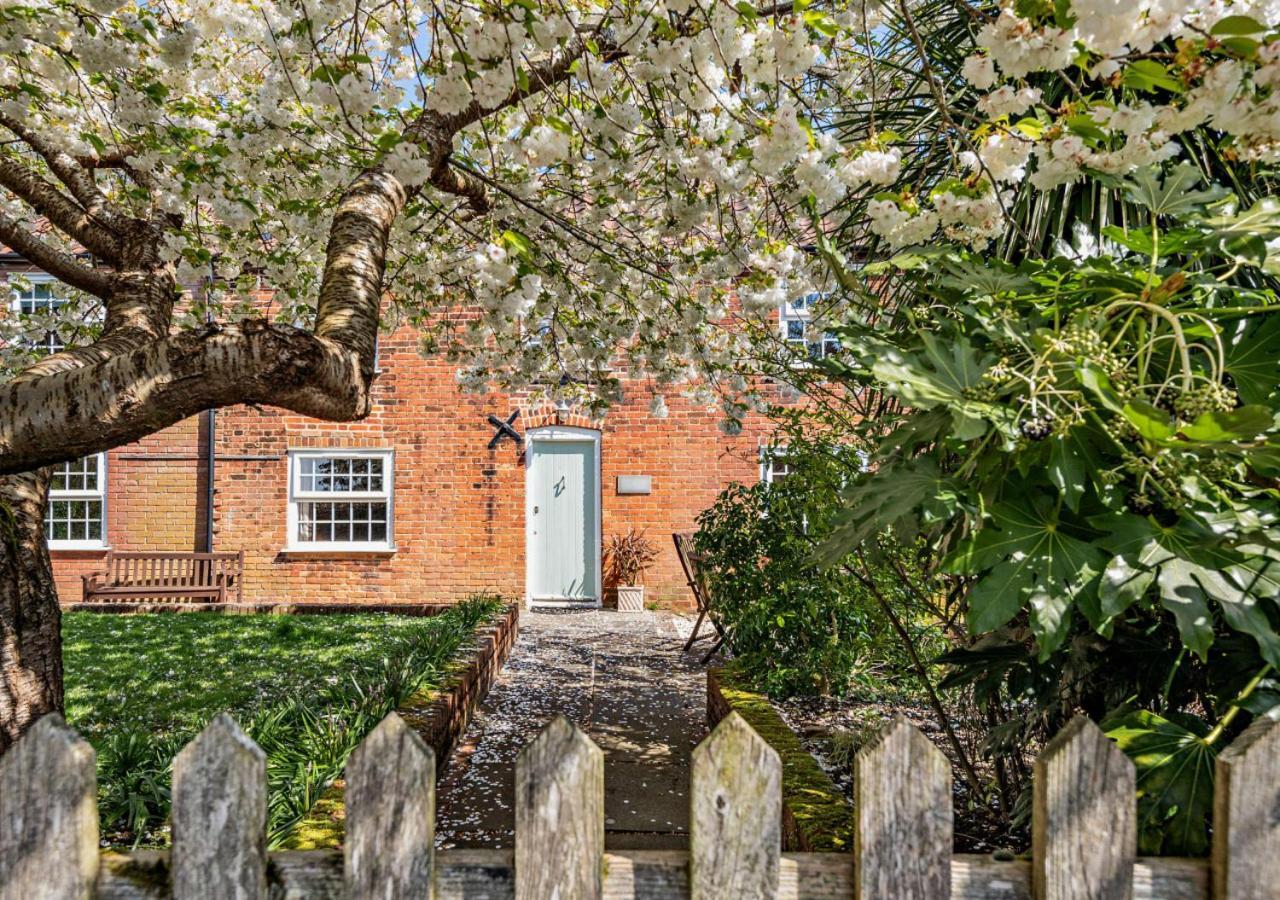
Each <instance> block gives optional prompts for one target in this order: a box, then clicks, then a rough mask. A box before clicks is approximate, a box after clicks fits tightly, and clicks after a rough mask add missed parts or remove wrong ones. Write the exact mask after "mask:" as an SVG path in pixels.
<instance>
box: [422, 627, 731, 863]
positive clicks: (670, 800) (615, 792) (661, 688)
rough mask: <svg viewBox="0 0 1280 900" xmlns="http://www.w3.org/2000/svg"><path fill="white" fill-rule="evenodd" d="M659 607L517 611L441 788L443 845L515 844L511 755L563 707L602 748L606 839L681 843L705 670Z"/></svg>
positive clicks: (632, 844) (626, 843)
mask: <svg viewBox="0 0 1280 900" xmlns="http://www.w3.org/2000/svg"><path fill="white" fill-rule="evenodd" d="M683 625H684V623H683V622H682V620H681V619H680V618H679V617H678V616H673V615H672V614H671V613H666V612H653V611H646V612H643V613H619V612H615V611H613V610H571V611H554V612H552V611H546V612H543V611H532V612H525V613H524V614H523V615H522V616H521V619H520V637H519V639H518V640H517V642H516V645H515V647H514V648H513V649H512V652H511V656H510V657H509V659H508V660H507V665H506V667H505V668H504V670H503V672H502V673H501V674H500V675H499V676H498V678H497V679H496V681H495V682H494V685H493V688H492V689H491V690H490V692H489V696H488V697H487V698H486V699H485V701H484V703H483V704H481V706H480V709H479V710H478V711H477V713H476V715H475V717H474V719H473V720H472V722H471V725H470V727H469V728H468V729H467V731H466V733H465V734H464V735H463V736H462V739H461V740H460V741H459V742H458V746H457V748H456V749H455V750H454V751H453V753H452V755H451V757H450V759H449V761H448V763H447V765H446V769H445V773H444V777H443V778H442V779H441V781H440V785H439V789H438V793H437V802H436V809H437V824H436V841H437V844H439V845H440V846H441V847H498V848H504V847H512V846H514V842H515V831H514V828H515V808H514V807H515V799H514V798H515V758H516V754H517V753H518V752H519V750H520V748H521V747H523V746H524V745H525V744H527V743H528V742H529V741H531V740H533V738H534V737H536V736H537V734H538V732H539V731H541V729H542V728H543V726H545V725H546V723H547V722H548V721H550V720H551V719H552V718H553V717H554V716H557V715H563V716H566V717H567V718H569V719H570V720H571V721H572V722H574V723H575V724H576V725H577V726H578V727H579V728H581V729H582V730H583V731H585V732H586V733H587V734H588V735H589V736H590V737H591V739H592V740H593V741H595V742H596V743H597V744H598V745H599V746H600V748H601V749H602V750H603V751H604V757H605V763H604V765H605V778H604V783H605V845H606V846H607V847H609V848H610V849H617V850H642V849H685V848H687V847H688V832H689V758H690V753H691V752H692V750H693V748H694V747H695V746H697V744H698V742H699V741H701V740H702V738H703V737H705V736H706V673H705V671H704V670H703V669H702V667H701V666H699V665H698V664H697V654H688V655H686V654H684V653H682V652H681V647H682V645H683V643H684V641H683V639H682V637H681V630H682V627H683Z"/></svg>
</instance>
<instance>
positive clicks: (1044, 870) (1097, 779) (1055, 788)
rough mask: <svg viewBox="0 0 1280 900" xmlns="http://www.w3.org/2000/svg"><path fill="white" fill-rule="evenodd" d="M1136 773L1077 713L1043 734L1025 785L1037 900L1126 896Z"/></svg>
mask: <svg viewBox="0 0 1280 900" xmlns="http://www.w3.org/2000/svg"><path fill="white" fill-rule="evenodd" d="M1135 780H1136V779H1135V775H1134V769H1133V763H1131V762H1130V761H1129V760H1128V758H1127V757H1126V756H1125V755H1124V753H1122V752H1121V751H1120V748H1119V747H1117V746H1116V745H1115V744H1114V743H1112V742H1111V741H1110V740H1108V739H1107V736H1106V735H1104V734H1103V733H1102V730H1101V729H1099V728H1098V726H1097V725H1095V724H1093V722H1091V721H1090V720H1089V719H1088V718H1086V717H1084V716H1076V717H1075V718H1074V719H1072V720H1071V722H1070V723H1069V724H1068V725H1067V727H1066V728H1064V729H1062V731H1060V732H1058V734H1057V736H1055V737H1054V738H1053V740H1051V741H1049V743H1048V744H1047V745H1046V746H1045V749H1044V752H1043V753H1042V754H1041V755H1040V758H1039V759H1037V760H1036V765H1035V782H1034V787H1033V791H1032V793H1033V796H1034V812H1033V819H1032V825H1031V843H1032V850H1031V854H1032V860H1033V862H1034V864H1033V866H1032V870H1031V874H1032V886H1033V890H1034V896H1035V898H1036V900H1085V898H1088V900H1130V898H1131V897H1132V896H1133V863H1134V857H1135V855H1136V853H1137V843H1138V832H1137V808H1136V804H1137V801H1136V799H1135V791H1136V783H1135Z"/></svg>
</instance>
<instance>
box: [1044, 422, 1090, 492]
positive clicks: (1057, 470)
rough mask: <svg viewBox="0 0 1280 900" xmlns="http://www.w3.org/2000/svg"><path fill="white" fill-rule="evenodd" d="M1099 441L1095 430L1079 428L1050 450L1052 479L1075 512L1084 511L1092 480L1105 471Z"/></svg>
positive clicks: (1068, 433)
mask: <svg viewBox="0 0 1280 900" xmlns="http://www.w3.org/2000/svg"><path fill="white" fill-rule="evenodd" d="M1096 439H1097V431H1096V430H1095V429H1093V428H1090V427H1088V426H1085V425H1077V426H1076V427H1074V428H1072V429H1071V430H1070V431H1069V432H1067V433H1066V434H1065V435H1063V436H1062V437H1060V438H1055V439H1054V441H1053V445H1052V446H1051V448H1050V450H1049V468H1048V475H1049V480H1050V481H1051V482H1053V486H1054V487H1056V488H1057V489H1058V493H1060V494H1061V495H1062V498H1063V500H1064V501H1066V504H1067V508H1068V509H1070V510H1071V511H1072V512H1078V511H1079V510H1080V501H1081V500H1082V499H1083V498H1084V495H1085V491H1086V490H1087V488H1088V486H1089V483H1090V481H1092V480H1094V476H1095V474H1096V473H1097V472H1099V471H1100V470H1101V469H1102V468H1103V464H1102V460H1101V457H1100V455H1099V453H1098V448H1097V444H1096V443H1095V440H1096Z"/></svg>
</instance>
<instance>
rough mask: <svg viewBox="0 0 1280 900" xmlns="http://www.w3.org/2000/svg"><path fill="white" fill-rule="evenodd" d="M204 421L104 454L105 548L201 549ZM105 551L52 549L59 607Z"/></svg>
mask: <svg viewBox="0 0 1280 900" xmlns="http://www.w3.org/2000/svg"><path fill="white" fill-rule="evenodd" d="M204 422H205V417H204V416H197V417H193V418H190V419H185V420H183V421H181V422H179V423H178V424H176V425H173V426H171V427H169V428H166V429H165V430H164V431H161V432H159V433H158V434H153V435H150V436H149V437H146V438H144V439H143V440H141V441H138V442H137V443H134V444H128V445H126V446H124V447H118V448H117V449H115V450H112V451H111V452H110V453H108V454H107V543H108V544H109V545H110V546H111V548H112V549H115V550H203V549H205V541H206V537H205V534H206V521H207V519H206V516H207V513H206V509H207V506H206V497H207V494H206V491H205V490H204V486H205V484H206V483H207V482H206V481H205V466H206V465H207V463H206V457H205V453H206V447H207V444H205V442H204V429H205V424H204ZM105 555H106V551H96V550H53V551H52V556H53V574H54V578H55V579H56V580H57V583H58V595H59V597H60V598H61V599H62V602H64V603H69V602H73V601H78V600H79V599H80V593H81V590H80V584H81V582H80V576H81V575H82V574H84V573H87V572H95V571H100V570H101V568H102V566H101V563H102V559H103V557H104V556H105Z"/></svg>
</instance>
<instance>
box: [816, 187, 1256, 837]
mask: <svg viewBox="0 0 1280 900" xmlns="http://www.w3.org/2000/svg"><path fill="white" fill-rule="evenodd" d="M1111 182H1113V185H1112V186H1113V188H1114V190H1115V191H1116V193H1117V196H1118V197H1119V198H1121V200H1122V201H1123V202H1124V203H1126V204H1127V205H1126V206H1125V209H1126V215H1125V216H1124V217H1123V218H1121V217H1117V218H1119V219H1120V220H1121V221H1125V222H1127V225H1126V226H1125V227H1120V226H1108V227H1107V228H1105V229H1104V230H1102V234H1101V235H1099V234H1097V233H1094V234H1092V235H1091V234H1089V233H1087V232H1083V233H1082V234H1081V237H1080V246H1078V247H1076V248H1071V247H1068V246H1065V245H1061V244H1060V245H1059V246H1058V248H1057V252H1056V253H1053V254H1049V255H1046V256H1037V255H1033V254H1028V255H1027V256H1026V257H1025V258H1023V259H1021V260H1019V261H1018V262H1016V263H1011V262H1005V261H1002V260H1001V259H999V258H992V257H987V256H984V255H981V254H978V253H975V252H972V251H968V250H965V249H963V248H959V247H950V246H943V247H937V246H935V247H930V248H928V250H927V252H914V251H908V252H905V253H903V254H901V255H900V256H899V257H897V258H895V259H894V260H891V261H890V262H889V264H888V265H886V266H882V267H881V268H880V269H878V270H877V272H878V274H877V276H876V277H881V278H883V277H885V275H886V274H888V276H889V277H891V278H894V279H897V281H898V282H900V283H901V284H903V285H906V286H907V287H908V290H909V292H910V293H909V294H908V295H907V296H908V299H906V300H904V301H903V303H904V306H903V308H902V309H901V310H900V314H899V315H898V316H896V317H885V318H882V319H879V320H874V321H869V322H867V323H865V324H858V325H852V326H850V327H848V328H846V329H844V331H843V332H842V333H841V340H842V344H843V346H844V347H845V348H846V350H847V352H848V357H849V358H850V359H851V360H852V361H853V362H852V363H850V365H849V373H850V374H849V375H848V376H847V379H848V380H849V381H851V382H852V383H853V384H854V385H855V386H857V387H859V388H866V389H873V390H875V391H878V392H881V393H883V394H884V395H887V396H889V397H891V398H894V399H896V400H898V401H899V402H900V404H901V407H902V408H904V409H905V410H906V412H904V413H902V415H901V416H900V417H898V418H897V420H896V421H894V423H893V424H894V426H895V427H894V428H893V430H892V431H891V432H889V433H888V434H887V435H886V434H885V431H886V430H887V429H886V428H885V424H886V423H885V422H884V421H883V420H881V421H879V422H875V423H871V424H870V425H868V426H866V430H870V429H872V428H874V429H876V430H877V432H878V437H879V443H878V447H877V449H876V452H875V454H874V463H875V465H874V467H873V469H872V470H871V471H869V472H867V473H865V474H863V475H861V476H860V477H859V479H858V480H857V482H855V483H854V484H853V485H852V486H851V488H850V489H849V491H848V492H847V494H846V498H847V503H848V508H847V509H846V510H845V512H844V513H843V514H842V516H841V517H840V519H839V521H838V522H837V523H836V525H835V527H834V528H833V529H832V532H831V536H830V538H829V539H828V541H827V544H826V546H825V547H824V549H823V555H824V558H825V559H828V560H831V559H839V558H840V557H842V556H843V555H845V554H848V553H850V552H852V551H854V550H855V549H856V548H858V547H860V546H863V545H864V543H865V542H867V541H869V540H871V539H873V538H875V537H876V536H879V535H885V534H889V535H892V536H893V538H894V539H896V540H897V541H899V542H902V543H907V544H910V543H912V542H923V543H926V544H929V545H931V546H934V547H936V548H938V549H939V551H942V552H940V553H939V554H938V571H939V573H940V574H942V575H943V576H944V577H946V578H947V579H948V580H949V582H950V584H951V585H952V589H953V592H954V594H955V595H956V596H958V597H959V598H960V603H961V607H962V612H963V616H964V621H965V622H966V623H967V628H968V631H969V633H970V635H971V643H970V645H969V646H968V647H965V648H961V649H959V650H957V651H954V652H952V653H950V654H948V655H947V656H946V657H945V658H944V661H945V662H946V663H947V664H949V665H950V666H951V667H952V670H951V676H950V678H949V679H948V681H947V685H948V686H950V687H960V686H964V687H967V688H969V689H971V690H973V692H974V696H975V698H976V699H978V700H979V702H982V703H986V704H989V705H990V704H995V705H998V706H1000V707H1001V709H1002V711H1003V712H1002V714H1001V715H1000V716H997V718H998V719H1001V720H1002V721H1001V724H1000V725H999V726H998V727H993V728H991V730H990V733H989V734H988V735H987V740H986V749H987V750H988V751H990V752H993V753H1001V752H1005V751H1015V750H1017V749H1019V748H1021V747H1026V746H1028V745H1029V744H1032V743H1034V741H1035V740H1037V739H1038V738H1040V737H1043V736H1044V735H1046V734H1047V733H1049V732H1051V731H1052V730H1053V729H1054V728H1056V727H1058V726H1059V725H1060V724H1062V723H1063V722H1064V721H1065V719H1066V718H1067V717H1068V716H1069V715H1071V714H1072V713H1073V712H1074V711H1077V710H1080V709H1083V710H1085V711H1087V712H1089V714H1090V715H1092V716H1094V717H1095V718H1096V719H1099V720H1101V719H1103V718H1105V717H1107V714H1108V713H1109V712H1112V711H1115V710H1120V711H1117V712H1113V713H1112V715H1111V717H1110V718H1109V719H1108V722H1109V723H1111V725H1112V726H1113V731H1112V734H1113V737H1114V738H1115V739H1116V740H1117V741H1118V743H1119V744H1120V745H1121V746H1122V747H1123V748H1124V749H1125V750H1126V752H1128V753H1129V754H1130V755H1131V756H1132V757H1133V759H1134V761H1135V763H1137V765H1138V767H1139V779H1140V786H1141V797H1140V804H1141V815H1142V821H1143V835H1144V837H1143V846H1144V847H1145V848H1147V850H1148V851H1149V852H1169V853H1197V852H1200V851H1202V850H1203V849H1204V846H1205V843H1204V842H1205V840H1206V830H1205V817H1204V813H1205V811H1206V809H1207V806H1206V803H1207V800H1206V798H1207V797H1208V796H1210V793H1209V792H1210V791H1211V788H1210V787H1209V786H1208V784H1209V782H1210V781H1211V773H1212V757H1213V754H1214V753H1215V752H1216V751H1217V749H1220V746H1221V745H1222V744H1221V742H1222V741H1225V740H1227V739H1229V737H1230V734H1229V733H1228V732H1227V730H1226V729H1225V727H1220V726H1223V723H1226V722H1231V721H1232V719H1233V718H1234V716H1235V714H1236V711H1238V710H1239V709H1240V704H1243V703H1246V702H1247V703H1248V704H1249V708H1248V712H1250V713H1256V712H1259V711H1265V709H1266V708H1268V707H1266V705H1265V704H1266V699H1265V698H1267V697H1270V696H1272V695H1273V694H1272V687H1273V683H1272V681H1271V680H1269V673H1270V671H1271V668H1272V667H1275V666H1277V665H1280V604H1278V603H1277V594H1278V593H1280V592H1278V591H1277V589H1276V588H1277V586H1278V585H1277V582H1278V581H1280V577H1278V576H1280V526H1278V525H1277V523H1278V522H1280V481H1277V479H1276V476H1277V474H1280V469H1278V468H1277V465H1276V463H1277V461H1280V456H1277V449H1280V431H1278V430H1277V427H1276V423H1277V417H1278V416H1280V393H1277V385H1278V384H1280V358H1278V357H1277V355H1276V353H1275V348H1276V345H1277V335H1278V334H1280V332H1277V324H1276V323H1277V317H1276V312H1277V311H1280V300H1278V299H1277V296H1276V292H1275V285H1274V283H1273V282H1272V280H1271V273H1272V271H1273V270H1276V269H1277V263H1276V260H1275V259H1274V250H1271V249H1269V242H1272V241H1274V239H1275V238H1276V237H1277V236H1280V215H1278V214H1277V208H1276V204H1275V203H1274V201H1261V202H1259V203H1258V204H1256V205H1255V206H1254V207H1252V208H1249V209H1244V210H1239V209H1237V207H1236V203H1235V200H1234V197H1233V195H1232V194H1230V193H1229V192H1228V191H1227V190H1226V189H1225V188H1223V187H1221V186H1220V185H1217V184H1214V183H1209V184H1207V185H1205V184H1203V180H1202V176H1201V174H1200V172H1199V170H1197V169H1194V168H1192V167H1191V166H1189V165H1186V164H1180V165H1176V166H1171V167H1168V168H1166V169H1165V170H1163V171H1162V170H1158V169H1151V170H1140V171H1138V172H1136V173H1134V174H1132V175H1130V176H1128V177H1127V178H1124V179H1111ZM1228 650H1229V651H1230V656H1231V664H1230V665H1224V664H1223V662H1222V661H1223V659H1224V657H1225V656H1226V655H1227V651H1228ZM1251 678H1252V679H1254V680H1253V681H1250V679H1251ZM1246 683H1249V684H1251V685H1252V686H1251V687H1250V688H1249V690H1248V691H1244V692H1242V685H1244V684H1246ZM1193 714H1194V715H1193ZM1246 718H1247V717H1246ZM1240 724H1241V723H1240V722H1238V721H1237V722H1235V723H1234V724H1233V728H1234V727H1238V726H1239V725H1240ZM1207 735H1212V736H1213V740H1209V739H1208V737H1206V736H1207ZM1215 742H1219V743H1215Z"/></svg>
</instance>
